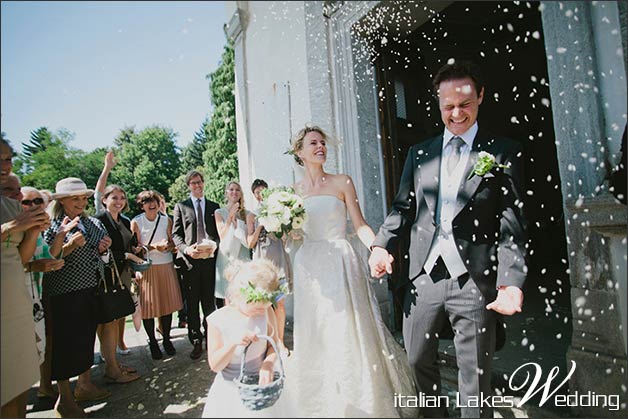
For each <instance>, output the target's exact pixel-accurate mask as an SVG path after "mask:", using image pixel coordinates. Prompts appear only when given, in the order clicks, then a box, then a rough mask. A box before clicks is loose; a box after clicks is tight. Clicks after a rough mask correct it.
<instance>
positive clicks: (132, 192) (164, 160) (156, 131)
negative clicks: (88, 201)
mask: <svg viewBox="0 0 628 419" xmlns="http://www.w3.org/2000/svg"><path fill="white" fill-rule="evenodd" d="M120 136H125V137H124V141H119V139H120ZM176 136H177V134H176V133H175V132H174V131H173V130H172V129H170V128H165V127H160V126H158V125H153V126H150V127H148V128H145V129H143V130H141V131H137V132H136V131H135V130H133V131H132V132H131V131H129V130H128V129H127V128H125V129H124V130H122V132H121V133H120V135H119V136H118V138H116V140H115V142H116V144H121V147H120V149H119V150H118V152H117V153H116V156H117V160H118V164H117V165H116V167H115V168H114V169H113V172H112V176H111V181H110V183H114V182H115V183H118V184H119V185H120V186H122V187H123V188H124V189H125V190H126V193H127V195H128V197H129V201H130V202H131V205H130V206H131V208H132V209H133V208H134V205H133V199H134V197H135V196H136V195H137V194H138V193H140V192H141V191H143V190H147V189H154V190H156V191H158V192H160V193H162V194H163V195H164V196H165V198H166V200H168V201H169V200H170V194H169V192H168V188H169V187H170V185H171V184H172V183H173V182H174V180H175V179H176V178H177V176H178V175H179V165H180V155H179V150H178V147H177V145H176V143H175V138H176ZM100 167H102V164H101V165H100Z"/></svg>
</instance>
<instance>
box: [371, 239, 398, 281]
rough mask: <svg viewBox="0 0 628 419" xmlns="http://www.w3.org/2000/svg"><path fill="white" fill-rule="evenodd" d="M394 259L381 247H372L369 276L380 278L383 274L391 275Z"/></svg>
mask: <svg viewBox="0 0 628 419" xmlns="http://www.w3.org/2000/svg"><path fill="white" fill-rule="evenodd" d="M394 261H395V258H394V257H393V256H392V255H391V254H390V253H388V251H387V250H386V249H384V248H383V247H379V246H375V247H373V252H372V253H371V256H370V257H369V267H370V268H371V276H372V277H374V278H381V277H382V276H384V274H385V273H388V274H391V273H392V263H393V262H394Z"/></svg>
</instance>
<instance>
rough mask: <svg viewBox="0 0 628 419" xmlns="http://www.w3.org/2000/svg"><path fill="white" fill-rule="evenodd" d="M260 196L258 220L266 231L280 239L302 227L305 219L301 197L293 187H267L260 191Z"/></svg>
mask: <svg viewBox="0 0 628 419" xmlns="http://www.w3.org/2000/svg"><path fill="white" fill-rule="evenodd" d="M262 197H263V198H264V200H263V201H262V205H261V206H260V211H259V217H258V220H259V222H260V224H261V225H263V226H264V228H265V229H266V231H268V232H271V233H274V234H275V236H276V237H277V238H278V239H280V238H282V237H283V236H284V235H285V234H288V233H290V232H291V231H293V230H299V229H301V228H302V227H303V224H304V223H305V221H306V219H307V218H306V217H307V215H306V214H305V207H304V206H303V198H302V197H301V196H300V195H298V194H297V193H296V192H295V191H294V189H292V188H290V187H286V186H279V187H276V188H268V189H265V190H264V191H263V192H262Z"/></svg>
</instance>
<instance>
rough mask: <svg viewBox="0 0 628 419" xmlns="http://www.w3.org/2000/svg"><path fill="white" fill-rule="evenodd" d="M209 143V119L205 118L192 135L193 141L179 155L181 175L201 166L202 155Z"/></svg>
mask: <svg viewBox="0 0 628 419" xmlns="http://www.w3.org/2000/svg"><path fill="white" fill-rule="evenodd" d="M208 141H209V119H208V118H205V120H204V121H203V123H202V124H201V127H200V128H199V130H198V131H196V132H195V133H194V139H192V141H191V142H190V143H189V144H188V145H187V146H186V147H185V148H184V149H183V152H182V153H181V173H187V172H189V171H190V170H192V169H198V168H199V167H202V166H203V153H204V152H205V149H206V148H207V147H206V146H207V142H208Z"/></svg>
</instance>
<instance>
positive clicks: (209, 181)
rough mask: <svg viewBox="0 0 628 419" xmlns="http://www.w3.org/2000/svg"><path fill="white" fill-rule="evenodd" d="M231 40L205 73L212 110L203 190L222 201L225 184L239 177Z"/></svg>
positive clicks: (205, 157) (209, 195) (204, 156)
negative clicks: (210, 68)
mask: <svg viewBox="0 0 628 419" xmlns="http://www.w3.org/2000/svg"><path fill="white" fill-rule="evenodd" d="M234 70H235V69H234V53H233V47H232V45H231V43H229V42H228V43H227V45H225V48H224V51H223V54H222V60H221V63H220V65H219V66H218V68H217V69H216V71H214V72H213V73H211V74H208V75H207V79H208V80H209V90H210V93H211V103H212V105H213V107H214V111H213V113H212V116H211V118H210V120H209V124H208V127H207V137H208V141H207V143H206V146H205V151H204V152H203V166H204V173H206V174H207V176H205V192H206V194H207V196H208V197H209V198H210V199H212V200H214V201H216V202H222V201H223V197H224V187H225V185H226V184H227V182H229V181H231V180H238V156H237V141H236V124H235V95H234V86H235V71H234Z"/></svg>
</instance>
